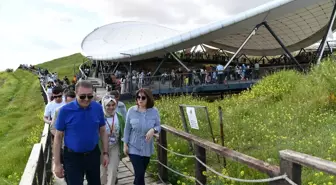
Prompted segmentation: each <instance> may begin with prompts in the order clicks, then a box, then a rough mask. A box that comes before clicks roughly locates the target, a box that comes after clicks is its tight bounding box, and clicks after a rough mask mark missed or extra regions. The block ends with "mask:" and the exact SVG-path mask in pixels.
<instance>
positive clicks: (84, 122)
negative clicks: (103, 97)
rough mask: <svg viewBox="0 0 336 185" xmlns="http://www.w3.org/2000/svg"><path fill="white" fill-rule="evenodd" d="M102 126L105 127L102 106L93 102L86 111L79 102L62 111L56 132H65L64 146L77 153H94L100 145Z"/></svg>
mask: <svg viewBox="0 0 336 185" xmlns="http://www.w3.org/2000/svg"><path fill="white" fill-rule="evenodd" d="M102 126H105V119H104V112H103V108H102V106H101V105H100V104H99V103H97V102H95V101H92V102H91V103H90V105H89V106H88V107H87V108H85V109H84V108H81V107H80V106H79V104H78V102H77V100H75V101H72V102H70V103H68V104H66V105H64V106H63V107H62V108H61V109H60V111H59V114H58V116H57V119H56V124H55V128H56V130H59V131H63V132H64V146H66V147H68V148H70V149H72V150H73V151H75V152H89V151H92V150H93V149H94V148H95V146H96V145H97V144H98V141H99V128H100V127H102ZM104 128H105V127H104Z"/></svg>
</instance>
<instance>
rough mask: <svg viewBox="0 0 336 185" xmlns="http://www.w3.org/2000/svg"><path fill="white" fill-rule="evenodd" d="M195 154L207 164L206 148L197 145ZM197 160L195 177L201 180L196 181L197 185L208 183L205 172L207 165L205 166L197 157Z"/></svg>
mask: <svg viewBox="0 0 336 185" xmlns="http://www.w3.org/2000/svg"><path fill="white" fill-rule="evenodd" d="M195 154H196V157H197V158H198V159H200V161H202V162H203V163H204V164H206V151H205V148H203V147H200V146H198V145H195ZM195 162H196V165H195V166H196V169H195V177H196V179H197V180H198V181H199V182H200V183H198V182H196V185H201V184H206V179H207V178H206V176H205V175H204V174H203V172H204V171H206V170H207V169H206V167H205V166H203V164H201V163H200V162H199V161H197V160H196V159H195Z"/></svg>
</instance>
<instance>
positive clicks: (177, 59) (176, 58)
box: [170, 52, 190, 71]
mask: <svg viewBox="0 0 336 185" xmlns="http://www.w3.org/2000/svg"><path fill="white" fill-rule="evenodd" d="M170 55H171V56H172V57H173V58H174V59H175V60H176V61H177V62H178V63H180V64H181V66H182V67H184V69H186V70H187V71H190V69H189V68H188V67H187V66H186V65H185V64H184V63H183V62H182V61H181V60H180V59H179V58H178V57H177V56H176V55H175V53H173V52H170Z"/></svg>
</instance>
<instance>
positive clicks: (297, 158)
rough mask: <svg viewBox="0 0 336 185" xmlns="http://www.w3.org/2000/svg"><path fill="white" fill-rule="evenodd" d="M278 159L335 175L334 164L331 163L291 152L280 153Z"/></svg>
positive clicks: (283, 151) (335, 166)
mask: <svg viewBox="0 0 336 185" xmlns="http://www.w3.org/2000/svg"><path fill="white" fill-rule="evenodd" d="M280 158H281V159H285V160H287V161H290V162H293V163H296V164H299V165H302V166H306V167H310V168H314V169H317V170H320V171H323V172H326V173H329V174H331V175H336V163H335V162H332V161H328V160H325V159H321V158H318V157H314V156H311V155H308V154H303V153H300V152H295V151H291V150H282V151H280Z"/></svg>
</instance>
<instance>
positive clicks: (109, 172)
mask: <svg viewBox="0 0 336 185" xmlns="http://www.w3.org/2000/svg"><path fill="white" fill-rule="evenodd" d="M102 106H103V110H104V115H105V123H106V125H105V128H106V132H107V133H108V136H109V159H110V161H109V165H108V167H107V168H105V167H103V165H101V167H100V174H101V175H100V177H101V184H104V185H115V184H116V182H117V176H118V166H119V162H120V158H122V157H123V143H122V141H121V138H122V137H123V132H124V127H125V121H124V118H123V117H122V115H121V114H119V113H117V112H116V110H117V101H116V100H115V99H114V98H113V97H111V96H105V97H103V98H102Z"/></svg>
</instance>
